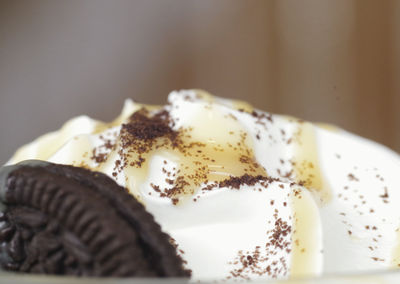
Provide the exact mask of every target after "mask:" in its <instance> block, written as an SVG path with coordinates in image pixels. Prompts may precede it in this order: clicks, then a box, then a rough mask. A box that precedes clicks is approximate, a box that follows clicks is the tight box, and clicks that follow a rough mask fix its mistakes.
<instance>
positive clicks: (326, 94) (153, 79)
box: [0, 0, 400, 163]
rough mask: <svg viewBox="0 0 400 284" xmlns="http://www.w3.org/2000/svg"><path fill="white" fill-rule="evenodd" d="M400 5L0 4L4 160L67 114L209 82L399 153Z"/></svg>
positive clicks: (147, 0) (249, 0) (162, 96)
mask: <svg viewBox="0 0 400 284" xmlns="http://www.w3.org/2000/svg"><path fill="white" fill-rule="evenodd" d="M399 75H400V1H394V0H388V1H384V0H381V1H375V0H371V1H369V0H359V1H349V0H332V1H326V0H306V1H304V0H303V1H295V0H293V1H286V0H279V1H268V0H259V1H257V0H246V1H234V0H219V1H213V0H202V1H190V0H142V1H103V0H89V1H63V2H61V1H50V0H49V1H44V0H39V1H15V0H8V1H0V133H1V135H0V163H3V162H5V161H6V160H7V159H8V158H9V157H10V156H11V155H12V153H13V152H14V151H15V149H16V148H17V147H18V146H20V145H22V144H24V143H26V142H28V141H30V140H32V139H33V138H35V137H37V136H38V135H39V134H43V133H45V132H48V131H50V130H55V129H57V128H59V127H60V126H61V125H62V123H63V122H64V121H66V120H67V119H69V118H71V117H73V116H76V115H79V114H88V115H90V116H93V117H95V118H99V119H103V120H110V119H112V118H113V117H114V116H116V115H117V114H118V113H119V111H120V108H121V106H122V103H123V100H124V99H125V98H127V97H131V98H133V99H134V100H137V101H140V102H148V103H164V102H165V100H166V95H167V94H168V92H169V91H171V90H173V89H181V88H203V89H206V90H209V91H210V92H213V93H215V94H217V95H220V96H224V97H233V98H240V99H243V100H248V101H250V102H251V103H252V104H254V105H256V106H257V107H258V108H261V109H265V110H268V111H272V112H278V113H288V114H292V115H295V116H298V117H301V118H304V119H308V120H312V121H324V122H331V123H335V124H338V125H340V126H342V127H344V128H346V129H348V130H351V131H354V132H356V133H358V134H361V135H363V136H366V137H369V138H372V139H374V140H377V141H380V142H383V143H385V144H386V145H388V146H390V147H392V148H393V149H395V150H397V151H400V131H399V129H400V114H399V110H400V80H398V77H399Z"/></svg>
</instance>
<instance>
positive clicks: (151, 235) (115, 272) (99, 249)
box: [0, 161, 190, 277]
mask: <svg viewBox="0 0 400 284" xmlns="http://www.w3.org/2000/svg"><path fill="white" fill-rule="evenodd" d="M0 211H1V213H0V265H1V266H2V267H3V268H4V269H5V270H11V271H20V272H26V273H41V274H57V275H77V276H100V277H101V276H113V277H131V276H135V277H189V276H190V272H189V271H187V270H185V269H184V268H183V264H182V259H181V258H180V257H179V256H178V255H177V254H176V250H175V248H174V247H173V246H172V244H171V243H170V237H169V236H168V235H167V234H165V233H163V232H162V231H161V227H160V226H159V225H158V224H157V223H156V222H155V221H154V218H153V216H152V215H151V214H150V213H148V212H147V211H146V210H145V208H144V207H143V205H142V204H141V203H139V202H138V201H137V200H136V199H135V198H134V197H133V196H132V195H130V194H129V193H128V192H127V190H126V189H124V188H123V187H120V186H119V185H118V184H116V183H115V182H114V181H113V180H112V179H111V178H109V177H108V176H106V175H104V174H102V173H99V172H92V171H89V170H86V169H83V168H77V167H72V166H64V165H56V164H52V163H47V162H42V161H25V162H22V163H20V164H17V165H15V166H8V167H3V168H2V169H1V171H0Z"/></svg>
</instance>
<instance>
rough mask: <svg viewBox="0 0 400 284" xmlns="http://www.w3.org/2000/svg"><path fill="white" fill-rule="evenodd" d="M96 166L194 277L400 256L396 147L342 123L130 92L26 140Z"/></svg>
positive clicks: (20, 155)
mask: <svg viewBox="0 0 400 284" xmlns="http://www.w3.org/2000/svg"><path fill="white" fill-rule="evenodd" d="M26 159H39V160H47V161H50V162H54V163H60V164H70V165H75V166H82V167H86V168H89V169H92V170H96V171H101V172H104V173H105V174H107V175H109V176H110V177H112V178H114V179H115V180H116V181H117V182H118V183H119V184H120V185H122V186H124V187H127V188H128V190H129V191H130V192H131V194H133V195H134V196H135V197H136V198H137V199H138V200H140V201H141V202H142V203H143V204H144V205H145V207H146V209H147V210H148V211H149V212H151V213H152V214H153V215H154V217H155V219H156V221H158V222H159V223H160V225H161V226H162V228H163V230H164V231H166V232H167V233H169V234H170V236H171V237H172V239H171V242H173V243H174V244H175V245H176V246H177V251H178V253H179V254H180V255H181V257H182V258H183V259H184V260H185V262H186V266H187V268H189V269H191V270H192V278H193V280H241V279H244V280H246V279H252V280H254V279H270V278H283V279H285V278H290V277H296V276H313V275H320V274H322V273H342V272H357V271H366V270H368V271H370V270H379V269H387V268H394V267H398V266H400V213H398V210H396V207H397V204H400V191H399V190H398V188H399V187H400V175H399V174H398V172H399V171H400V157H399V155H398V154H397V153H395V152H393V151H391V150H390V149H388V148H386V147H384V146H381V145H379V144H376V143H374V142H371V141H369V140H366V139H364V138H361V137H358V136H356V135H353V134H351V133H348V132H346V131H344V130H342V129H339V128H337V127H333V126H330V125H321V124H313V123H309V122H305V121H302V120H299V119H296V118H292V117H288V116H283V115H275V114H270V113H267V112H262V111H259V110H256V109H253V108H252V107H251V106H250V105H248V104H246V103H244V102H239V101H233V100H227V99H222V98H218V97H213V96H211V95H209V94H207V93H206V92H204V91H199V90H184V91H179V92H172V93H171V94H170V95H169V96H168V104H167V105H165V106H163V107H158V106H147V105H141V104H137V103H134V102H132V101H131V100H127V101H126V102H125V106H124V108H123V111H122V113H121V115H120V116H119V117H118V118H116V119H115V120H114V121H113V122H111V123H103V122H100V121H96V120H93V119H91V118H88V117H86V116H80V117H77V118H74V119H72V120H70V121H68V122H67V123H66V124H65V125H64V126H63V127H62V128H61V129H60V130H59V131H56V132H52V133H49V134H46V135H44V136H41V137H39V138H38V139H36V140H35V141H33V142H32V143H30V144H28V145H26V146H23V147H22V148H21V149H19V150H18V151H17V152H16V153H15V155H14V156H13V157H12V158H11V160H10V161H9V162H8V164H14V163H17V162H19V161H22V160H26Z"/></svg>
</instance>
